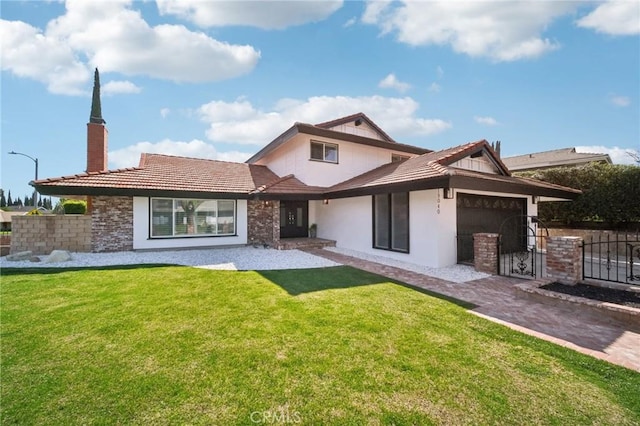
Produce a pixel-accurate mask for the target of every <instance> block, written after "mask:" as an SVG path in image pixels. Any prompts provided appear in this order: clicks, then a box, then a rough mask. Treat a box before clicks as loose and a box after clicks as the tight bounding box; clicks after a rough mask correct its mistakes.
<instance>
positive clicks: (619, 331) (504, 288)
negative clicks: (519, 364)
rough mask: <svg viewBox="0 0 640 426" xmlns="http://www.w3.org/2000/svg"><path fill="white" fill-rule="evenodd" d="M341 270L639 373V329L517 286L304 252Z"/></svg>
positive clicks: (508, 280) (326, 252) (501, 279)
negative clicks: (369, 275) (429, 294)
mask: <svg viewBox="0 0 640 426" xmlns="http://www.w3.org/2000/svg"><path fill="white" fill-rule="evenodd" d="M305 251H308V252H309V253H312V254H315V255H317V256H322V257H325V258H327V259H330V260H333V261H335V262H339V263H342V264H344V265H349V266H353V267H355V268H358V269H362V270H365V271H369V272H373V273H376V274H379V275H383V276H386V277H389V278H392V279H394V280H398V281H402V282H405V283H407V284H410V285H413V286H416V287H420V288H423V289H426V290H429V291H433V292H436V293H439V294H442V295H445V296H450V297H453V298H455V299H459V300H463V301H465V302H470V303H472V304H474V305H476V307H475V308H473V309H472V310H471V311H470V312H472V313H474V314H476V315H478V316H481V317H483V318H486V319H489V320H491V321H494V322H497V323H500V324H504V325H506V326H508V327H511V328H513V329H515V330H518V331H521V332H523V333H526V334H530V335H533V336H536V337H539V338H541V339H544V340H548V341H551V342H554V343H556V344H559V345H561V346H565V347H567V348H571V349H574V350H576V351H579V352H582V353H585V354H587V355H591V356H594V357H596V358H600V359H603V360H606V361H609V362H611V363H614V364H618V365H622V366H624V367H627V368H630V369H632V370H636V371H639V372H640V328H639V327H637V326H634V325H633V324H629V323H625V322H622V321H619V320H616V319H609V318H605V317H603V316H602V315H597V314H594V313H592V312H587V311H585V310H584V309H580V308H579V306H576V307H572V306H558V305H555V304H554V302H553V301H549V303H540V302H536V301H533V300H530V299H527V298H525V297H522V296H520V293H519V290H516V289H515V287H514V286H515V284H518V283H521V282H522V280H519V279H514V278H507V277H501V276H492V277H489V278H484V279H480V280H475V281H469V282H466V283H453V282H450V281H445V280H441V279H438V278H433V277H429V276H426V275H422V274H418V273H416V272H412V271H407V270H404V269H399V268H396V267H392V266H387V265H382V264H379V263H375V262H370V261H367V260H362V259H358V258H355V257H350V256H345V255H342V254H338V253H334V252H331V251H329V250H322V249H308V250H305Z"/></svg>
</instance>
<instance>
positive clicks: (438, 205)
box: [436, 189, 440, 214]
mask: <svg viewBox="0 0 640 426" xmlns="http://www.w3.org/2000/svg"><path fill="white" fill-rule="evenodd" d="M437 194H438V198H437V204H436V213H437V214H440V190H439V189H438V191H437Z"/></svg>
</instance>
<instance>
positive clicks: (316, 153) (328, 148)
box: [311, 141, 338, 163]
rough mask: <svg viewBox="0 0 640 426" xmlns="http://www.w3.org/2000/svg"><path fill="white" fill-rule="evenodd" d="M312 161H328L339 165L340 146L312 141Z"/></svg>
mask: <svg viewBox="0 0 640 426" xmlns="http://www.w3.org/2000/svg"><path fill="white" fill-rule="evenodd" d="M311 159H312V160H318V161H326V162H327V163H337V162H338V145H336V144H334V143H326V142H317V141H311Z"/></svg>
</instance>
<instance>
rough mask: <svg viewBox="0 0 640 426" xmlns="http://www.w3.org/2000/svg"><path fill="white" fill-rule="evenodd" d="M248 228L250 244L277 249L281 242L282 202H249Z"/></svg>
mask: <svg viewBox="0 0 640 426" xmlns="http://www.w3.org/2000/svg"><path fill="white" fill-rule="evenodd" d="M247 221H248V223H247V228H248V240H249V241H248V243H249V244H267V245H269V246H273V247H277V245H278V242H279V241H280V202H279V201H263V200H248V201H247Z"/></svg>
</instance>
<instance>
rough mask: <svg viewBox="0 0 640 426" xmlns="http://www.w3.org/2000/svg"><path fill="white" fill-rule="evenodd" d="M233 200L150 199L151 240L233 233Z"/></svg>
mask: <svg viewBox="0 0 640 426" xmlns="http://www.w3.org/2000/svg"><path fill="white" fill-rule="evenodd" d="M235 224H236V202H235V200H192V199H171V198H153V199H151V238H166V237H191V236H220V235H235V234H236V226H235Z"/></svg>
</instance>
